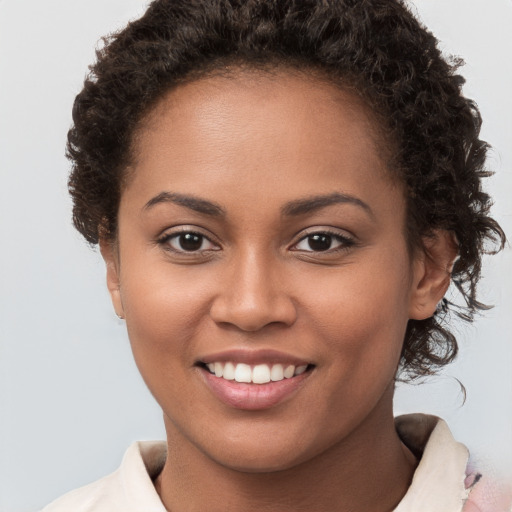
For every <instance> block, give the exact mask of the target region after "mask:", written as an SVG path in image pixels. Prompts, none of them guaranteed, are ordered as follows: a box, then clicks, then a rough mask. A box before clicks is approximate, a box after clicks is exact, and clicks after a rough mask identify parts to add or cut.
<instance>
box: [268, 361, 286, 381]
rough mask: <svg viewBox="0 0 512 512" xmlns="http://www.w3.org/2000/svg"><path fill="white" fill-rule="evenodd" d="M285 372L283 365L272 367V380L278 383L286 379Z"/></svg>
mask: <svg viewBox="0 0 512 512" xmlns="http://www.w3.org/2000/svg"><path fill="white" fill-rule="evenodd" d="M283 372H284V370H283V365H282V364H274V365H272V369H271V370H270V380H272V381H274V382H275V381H277V380H283V379H284V373H283Z"/></svg>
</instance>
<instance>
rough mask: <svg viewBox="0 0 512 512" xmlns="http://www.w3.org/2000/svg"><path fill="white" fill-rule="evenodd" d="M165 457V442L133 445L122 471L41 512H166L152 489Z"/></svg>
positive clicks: (118, 470)
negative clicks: (138, 511) (141, 511)
mask: <svg viewBox="0 0 512 512" xmlns="http://www.w3.org/2000/svg"><path fill="white" fill-rule="evenodd" d="M165 456H166V446H165V443H164V442H138V443H134V444H132V445H131V446H130V447H129V448H128V450H127V451H126V453H125V455H124V458H123V461H122V463H121V466H120V467H119V469H117V470H116V471H114V472H113V473H111V474H110V475H108V476H106V477H104V478H102V479H101V480H98V481H96V482H93V483H91V484H89V485H86V486H84V487H81V488H79V489H75V490H74V491H71V492H69V493H67V494H65V495H64V496H62V497H61V498H58V499H57V500H55V501H54V502H52V503H50V504H49V505H48V506H46V507H45V508H44V509H43V510H42V511H41V512H69V511H71V510H72V511H73V512H117V511H119V512H121V511H122V512H131V511H137V510H144V511H145V512H165V508H164V507H163V505H162V502H161V501H160V498H159V496H158V494H157V493H156V491H155V488H154V486H153V478H154V477H156V475H158V473H159V472H160V470H161V468H162V467H163V464H164V462H165ZM141 507H142V508H141Z"/></svg>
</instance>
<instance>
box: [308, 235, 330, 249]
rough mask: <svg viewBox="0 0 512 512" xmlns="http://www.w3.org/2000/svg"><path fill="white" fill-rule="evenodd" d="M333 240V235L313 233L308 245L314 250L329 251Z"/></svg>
mask: <svg viewBox="0 0 512 512" xmlns="http://www.w3.org/2000/svg"><path fill="white" fill-rule="evenodd" d="M331 241H332V237H331V236H329V235H311V236H310V237H309V238H308V245H309V248H310V249H312V250H313V251H327V250H328V249H330V248H331Z"/></svg>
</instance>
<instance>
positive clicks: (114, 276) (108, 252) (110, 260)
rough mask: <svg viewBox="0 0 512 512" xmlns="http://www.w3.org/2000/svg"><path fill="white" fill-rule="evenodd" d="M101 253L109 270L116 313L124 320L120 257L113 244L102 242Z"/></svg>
mask: <svg viewBox="0 0 512 512" xmlns="http://www.w3.org/2000/svg"><path fill="white" fill-rule="evenodd" d="M99 245H100V252H101V255H102V256H103V260H104V261H105V266H106V270H107V288H108V291H109V293H110V298H111V300H112V305H113V306H114V311H115V312H116V315H117V316H118V317H119V318H124V309H123V303H122V300H121V286H120V280H119V255H118V253H117V248H116V247H115V244H114V243H113V242H109V241H107V240H104V239H101V240H100V243H99Z"/></svg>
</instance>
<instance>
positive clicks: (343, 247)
mask: <svg viewBox="0 0 512 512" xmlns="http://www.w3.org/2000/svg"><path fill="white" fill-rule="evenodd" d="M322 235H323V236H327V237H330V238H331V239H333V240H336V241H337V242H339V243H340V246H339V247H335V248H334V249H326V250H319V251H315V250H310V251H308V250H304V249H293V248H294V247H297V246H298V245H299V244H300V243H301V242H303V241H305V240H307V239H308V238H309V239H310V238H311V237H314V236H322ZM355 244H356V241H355V240H354V239H353V238H352V237H349V236H346V235H342V234H340V233H339V232H337V231H333V230H329V229H321V230H318V231H311V232H310V233H307V234H306V235H305V236H303V237H302V238H301V239H300V240H299V241H298V242H297V243H295V244H294V245H293V246H292V250H294V251H301V252H306V253H313V254H333V253H339V252H343V251H347V250H348V249H350V248H351V247H353V246H354V245H355Z"/></svg>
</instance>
